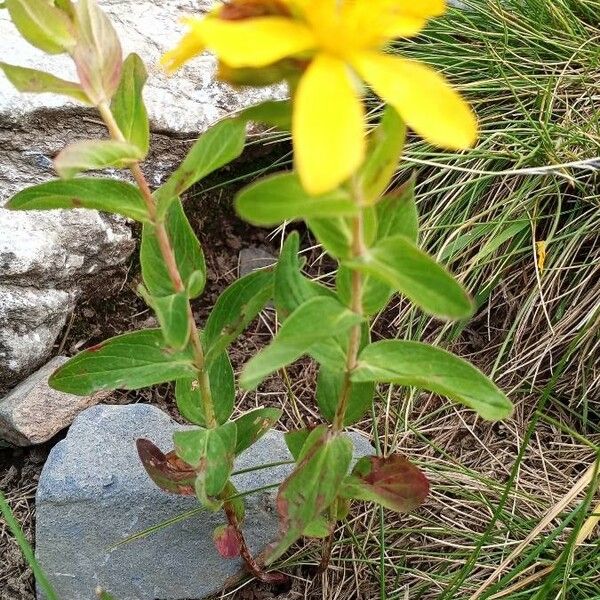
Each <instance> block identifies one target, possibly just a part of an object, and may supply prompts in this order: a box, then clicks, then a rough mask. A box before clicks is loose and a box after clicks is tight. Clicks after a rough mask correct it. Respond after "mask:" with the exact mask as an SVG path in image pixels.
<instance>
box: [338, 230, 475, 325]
mask: <svg viewBox="0 0 600 600" xmlns="http://www.w3.org/2000/svg"><path fill="white" fill-rule="evenodd" d="M345 264H346V266H347V267H349V268H351V269H356V270H357V271H360V272H361V273H365V274H366V275H370V276H372V277H375V278H377V279H379V280H380V281H382V282H383V283H386V284H387V285H389V286H390V287H392V288H393V289H394V290H396V291H398V292H401V293H402V294H404V295H405V296H407V297H408V298H409V299H410V300H412V302H414V303H415V304H416V305H417V306H419V307H420V308H421V309H422V310H424V311H425V312H427V313H429V314H432V315H435V316H438V317H440V318H447V319H464V318H467V317H469V316H470V315H471V314H472V313H473V304H472V302H471V299H470V298H469V296H468V294H467V292H466V291H465V290H464V289H463V287H462V286H461V285H460V284H459V283H458V282H457V281H456V280H455V279H454V278H453V277H452V275H451V274H450V273H449V272H448V271H447V270H446V269H445V268H444V267H442V266H441V265H440V264H438V263H437V262H436V261H435V260H434V259H433V258H431V257H430V256H429V255H428V254H426V253H425V252H423V251H422V250H420V249H419V248H417V246H415V245H414V244H413V243H412V242H411V241H409V240H408V238H406V237H404V236H394V237H390V238H386V239H384V240H381V241H379V242H377V244H376V245H375V246H374V247H373V248H370V249H369V250H367V252H366V253H365V255H364V256H363V257H362V258H361V259H357V260H352V261H347V262H346V263H345Z"/></svg>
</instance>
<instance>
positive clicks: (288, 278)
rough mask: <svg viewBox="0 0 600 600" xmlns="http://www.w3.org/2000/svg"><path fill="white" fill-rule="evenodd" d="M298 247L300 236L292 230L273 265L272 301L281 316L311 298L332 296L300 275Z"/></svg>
mask: <svg viewBox="0 0 600 600" xmlns="http://www.w3.org/2000/svg"><path fill="white" fill-rule="evenodd" d="M299 248H300V236H299V235H298V232H297V231H294V232H292V233H290V235H289V236H288V237H287V239H286V240H285V242H284V244H283V248H282V249H281V254H280V255H279V260H278V261H277V265H276V267H275V287H274V301H275V306H276V308H277V312H278V314H279V315H280V316H283V317H286V316H288V315H289V314H290V313H292V312H294V311H295V310H296V309H297V308H298V307H299V306H300V305H301V304H304V302H306V301H307V300H310V299H311V298H316V297H318V296H329V297H333V296H334V294H333V293H332V292H331V291H330V290H328V289H327V288H325V287H323V286H322V285H319V284H318V283H316V282H314V281H310V280H309V279H307V278H306V277H304V276H303V275H302V273H301V271H300V260H299V259H298V250H299Z"/></svg>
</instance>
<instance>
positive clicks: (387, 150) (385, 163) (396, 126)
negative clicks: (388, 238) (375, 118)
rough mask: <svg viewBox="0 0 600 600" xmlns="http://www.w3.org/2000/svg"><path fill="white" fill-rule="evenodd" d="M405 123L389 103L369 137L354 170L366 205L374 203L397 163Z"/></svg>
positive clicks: (389, 179)
mask: <svg viewBox="0 0 600 600" xmlns="http://www.w3.org/2000/svg"><path fill="white" fill-rule="evenodd" d="M405 139H406V125H405V124H404V122H403V121H402V119H401V118H400V115H399V114H398V113H397V112H396V110H395V109H394V108H393V107H391V106H390V105H389V104H388V105H387V106H386V107H385V110H384V112H383V116H382V117H381V123H380V124H379V126H378V127H377V128H376V129H375V131H374V132H373V133H372V135H371V137H370V140H369V151H368V153H367V158H366V159H365V162H364V163H363V165H362V167H361V168H360V171H359V173H358V184H359V186H360V188H361V190H362V193H363V198H364V201H365V203H366V204H372V203H374V202H376V201H377V200H378V199H379V197H380V196H381V195H382V194H383V193H384V192H385V190H386V188H387V187H388V185H389V184H390V181H391V179H392V177H393V176H394V173H395V171H396V168H397V167H398V163H399V162H400V156H401V154H402V149H403V148H404V141H405Z"/></svg>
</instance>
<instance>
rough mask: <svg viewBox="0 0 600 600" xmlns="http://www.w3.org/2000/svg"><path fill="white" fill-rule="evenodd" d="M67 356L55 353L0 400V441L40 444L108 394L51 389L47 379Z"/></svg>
mask: <svg viewBox="0 0 600 600" xmlns="http://www.w3.org/2000/svg"><path fill="white" fill-rule="evenodd" d="M67 360H68V359H67V358H66V357H65V356H56V357H55V358H53V359H52V360H51V361H50V362H49V363H48V364H46V365H44V366H43V367H42V368H41V369H39V370H38V371H36V372H35V373H34V374H33V375H30V376H29V377H28V378H27V379H26V380H25V381H23V382H22V383H20V384H19V385H18V386H17V387H16V388H15V389H14V390H12V391H11V392H10V394H8V395H7V396H6V397H5V398H3V399H2V400H0V440H3V441H6V442H9V443H10V444H14V445H16V446H31V445H33V444H41V443H43V442H46V441H48V440H49V439H50V438H52V437H54V436H55V435H56V434H57V433H58V432H59V431H61V430H62V429H64V428H65V427H68V426H69V425H70V424H71V423H72V422H73V419H75V417H76V416H77V415H78V414H79V413H80V412H81V411H82V410H85V409H86V408H89V407H90V406H93V405H94V404H97V403H98V402H100V400H102V399H103V398H105V397H106V396H107V395H108V393H107V392H102V393H99V394H94V395H92V396H74V395H73V394H65V393H64V392H59V391H57V390H53V389H52V388H51V387H50V386H49V385H48V378H49V377H50V375H52V373H53V372H54V371H55V370H56V369H58V367H60V366H61V365H62V364H64V363H65V362H66V361H67Z"/></svg>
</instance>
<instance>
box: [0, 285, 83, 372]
mask: <svg viewBox="0 0 600 600" xmlns="http://www.w3.org/2000/svg"><path fill="white" fill-rule="evenodd" d="M72 307H73V297H72V295H71V294H69V292H66V291H63V290H55V289H41V290H39V289H35V288H26V287H18V286H12V285H4V284H2V283H0V382H4V383H9V382H11V381H14V380H15V379H17V378H19V377H20V376H23V375H26V374H28V373H29V372H31V371H32V370H34V369H35V368H36V367H37V366H38V365H40V364H41V363H43V362H44V361H45V360H46V359H47V358H48V355H49V353H50V352H51V350H52V345H53V344H54V341H55V340H56V338H57V337H58V334H59V333H60V331H61V329H62V328H63V326H64V324H65V320H66V317H67V314H68V313H69V311H70V310H71V309H72Z"/></svg>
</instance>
